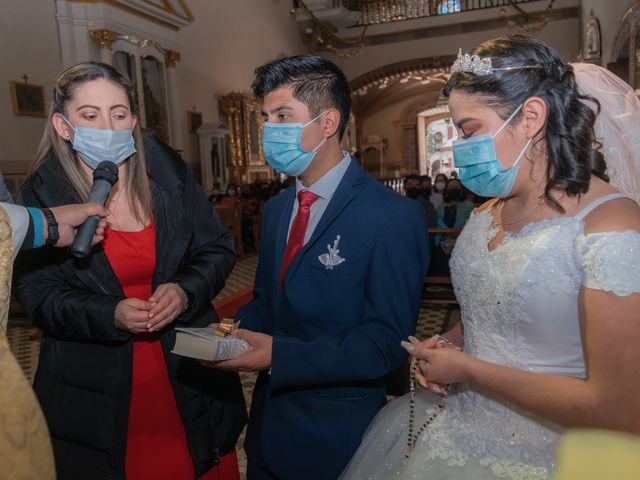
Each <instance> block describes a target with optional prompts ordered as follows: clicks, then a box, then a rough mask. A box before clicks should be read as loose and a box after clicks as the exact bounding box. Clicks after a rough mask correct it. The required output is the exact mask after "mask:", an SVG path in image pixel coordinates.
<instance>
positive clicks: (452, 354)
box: [413, 348, 473, 385]
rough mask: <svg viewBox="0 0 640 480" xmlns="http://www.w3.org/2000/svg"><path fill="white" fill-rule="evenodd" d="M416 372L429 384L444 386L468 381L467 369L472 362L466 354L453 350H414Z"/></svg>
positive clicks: (471, 358)
mask: <svg viewBox="0 0 640 480" xmlns="http://www.w3.org/2000/svg"><path fill="white" fill-rule="evenodd" d="M413 355H414V357H415V358H416V359H417V360H418V371H420V372H421V373H422V375H423V376H424V377H425V378H427V379H428V381H429V382H432V383H433V382H435V383H439V384H441V385H446V384H449V383H459V382H464V381H466V380H468V377H469V374H468V372H469V367H470V364H471V362H472V361H473V357H470V356H469V355H467V354H466V353H463V352H461V351H459V350H456V349H454V348H415V350H414V352H413Z"/></svg>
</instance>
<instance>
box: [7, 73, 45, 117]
mask: <svg viewBox="0 0 640 480" xmlns="http://www.w3.org/2000/svg"><path fill="white" fill-rule="evenodd" d="M9 86H10V90H11V104H12V106H13V113H15V114H16V115H27V116H29V117H46V116H47V113H46V112H45V108H44V87H43V86H41V85H32V84H30V83H23V82H14V81H10V82H9Z"/></svg>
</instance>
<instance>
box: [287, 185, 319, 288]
mask: <svg viewBox="0 0 640 480" xmlns="http://www.w3.org/2000/svg"><path fill="white" fill-rule="evenodd" d="M318 198H319V197H318V195H316V194H315V193H313V192H309V191H301V192H298V213H296V218H294V219H293V223H292V224H291V231H290V232H289V240H288V241H287V248H285V250H284V257H282V265H280V283H279V286H282V280H284V274H285V273H286V272H287V268H288V267H289V264H290V263H291V260H293V258H294V257H295V256H296V255H297V254H298V252H299V251H300V250H302V247H303V246H304V234H305V233H306V231H307V225H308V224H309V214H310V213H311V204H312V203H313V202H315V201H316V200H317V199H318Z"/></svg>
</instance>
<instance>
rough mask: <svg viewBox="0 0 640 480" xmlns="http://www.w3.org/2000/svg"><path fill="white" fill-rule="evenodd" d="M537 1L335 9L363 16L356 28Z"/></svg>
mask: <svg viewBox="0 0 640 480" xmlns="http://www.w3.org/2000/svg"><path fill="white" fill-rule="evenodd" d="M534 1H536V0H334V1H333V6H334V7H335V8H339V7H344V8H347V9H348V10H352V11H357V12H360V20H359V21H358V23H357V24H356V25H355V26H365V25H378V24H382V23H390V22H399V21H402V20H411V19H415V18H423V17H431V16H437V15H448V14H451V13H459V12H469V11H472V10H482V9H485V8H495V7H507V6H510V5H511V6H512V5H513V4H522V3H532V2H534Z"/></svg>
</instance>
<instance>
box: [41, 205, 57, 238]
mask: <svg viewBox="0 0 640 480" xmlns="http://www.w3.org/2000/svg"><path fill="white" fill-rule="evenodd" d="M42 213H44V216H45V218H46V219H47V230H48V231H49V236H48V237H47V241H46V242H45V245H55V243H56V242H57V241H58V238H60V235H59V234H58V222H56V217H55V215H54V214H53V212H52V211H51V210H49V209H48V208H43V209H42Z"/></svg>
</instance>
